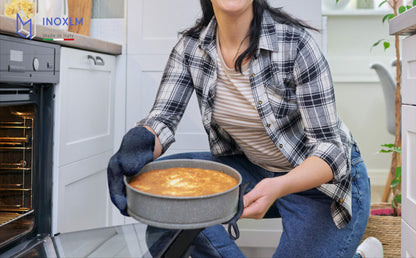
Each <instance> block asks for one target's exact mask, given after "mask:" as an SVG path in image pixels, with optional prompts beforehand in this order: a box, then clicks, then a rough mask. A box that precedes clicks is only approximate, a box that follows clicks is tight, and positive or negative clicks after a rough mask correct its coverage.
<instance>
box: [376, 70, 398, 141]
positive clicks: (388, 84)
mask: <svg viewBox="0 0 416 258" xmlns="http://www.w3.org/2000/svg"><path fill="white" fill-rule="evenodd" d="M370 68H371V69H374V70H375V71H376V73H377V75H378V77H379V79H380V83H381V86H382V88H383V93H384V100H385V103H386V126H387V131H388V132H389V133H391V134H393V135H395V133H396V126H395V120H396V115H395V113H394V110H395V93H396V80H394V79H393V77H392V75H391V74H390V72H389V71H388V70H387V68H386V67H385V66H384V65H383V64H382V63H380V62H373V63H371V64H370Z"/></svg>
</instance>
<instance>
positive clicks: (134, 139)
mask: <svg viewBox="0 0 416 258" xmlns="http://www.w3.org/2000/svg"><path fill="white" fill-rule="evenodd" d="M154 147H155V136H154V134H153V133H151V132H150V131H149V130H147V129H146V128H144V127H134V128H132V129H130V130H129V131H128V132H127V133H126V134H125V135H124V137H123V140H122V142H121V145H120V149H119V150H118V151H117V152H116V153H115V154H114V155H113V156H112V157H111V159H110V161H109V163H108V167H107V179H108V187H109V190H110V197H111V201H112V202H113V203H114V205H115V206H116V207H117V208H118V209H119V210H120V212H121V214H123V215H125V216H128V214H127V199H126V188H125V186H124V182H123V176H124V175H125V176H133V175H135V174H137V172H139V170H140V169H141V168H142V167H143V166H144V165H146V164H147V163H149V162H150V161H152V160H153V150H154Z"/></svg>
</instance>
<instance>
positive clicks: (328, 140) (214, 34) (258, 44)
mask: <svg viewBox="0 0 416 258" xmlns="http://www.w3.org/2000/svg"><path fill="white" fill-rule="evenodd" d="M201 7H202V10H203V16H202V18H201V19H200V20H198V21H197V23H196V25H195V26H194V27H192V28H190V29H189V30H187V31H185V32H183V33H182V37H181V39H180V40H179V42H178V43H177V44H176V46H175V47H174V48H173V50H172V52H171V55H170V57H169V60H168V63H167V66H166V68H165V71H164V74H163V77H162V81H161V85H160V88H159V92H158V95H157V98H156V101H155V103H154V106H153V108H152V110H151V112H150V113H149V115H148V116H147V117H146V118H145V119H143V120H142V121H140V122H139V123H138V124H137V126H138V127H135V128H133V129H131V130H130V131H129V132H128V133H127V134H126V135H125V137H124V138H123V142H122V144H121V147H120V150H119V151H118V152H117V153H116V154H115V155H114V156H113V158H112V159H111V160H110V163H109V168H108V180H109V186H110V193H111V197H112V201H113V202H114V204H115V205H116V206H117V207H118V208H119V209H120V211H121V212H122V213H123V214H125V215H126V207H127V206H126V202H125V195H124V188H123V185H122V180H121V178H122V175H123V174H126V175H132V174H134V173H136V172H137V171H138V170H139V169H140V168H141V167H142V166H144V165H145V164H146V163H147V162H150V161H151V160H152V159H154V158H157V157H159V156H160V155H161V154H162V153H163V152H165V151H166V149H167V148H168V147H169V145H170V144H171V143H173V142H174V131H175V129H176V127H177V124H178V122H179V120H180V118H181V116H182V114H183V112H184V110H185V107H186V105H187V103H188V101H189V98H190V96H191V93H192V92H193V91H195V92H196V95H197V98H198V102H199V106H200V111H201V116H202V122H203V125H204V128H205V130H206V132H207V134H208V137H209V143H210V151H211V152H210V153H185V154H177V155H173V156H170V157H168V158H198V159H209V160H215V161H217V162H221V163H224V164H227V165H230V166H232V167H234V168H235V169H237V170H238V171H239V172H240V173H241V174H242V176H243V181H245V182H250V183H251V185H250V191H249V192H248V193H247V194H246V195H245V196H244V212H243V214H242V216H241V217H242V218H254V219H261V218H270V217H281V218H282V223H283V234H282V237H281V239H280V242H279V245H278V247H277V250H276V253H275V254H274V256H275V257H304V256H305V255H307V256H308V257H309V256H311V257H352V256H353V255H354V253H355V250H356V249H357V246H358V244H359V243H360V240H361V238H362V235H363V233H364V230H365V227H366V224H367V220H368V216H369V206H370V185H369V179H368V176H367V172H366V168H365V165H364V163H363V160H362V158H361V156H360V152H359V150H358V147H357V145H356V143H355V140H354V138H353V137H352V135H351V133H350V131H349V130H348V128H347V127H346V126H345V124H344V123H343V122H342V121H341V120H340V118H339V117H338V115H337V113H336V105H335V95H334V89H333V84H332V80H331V75H330V71H329V66H328V64H327V62H326V60H325V58H324V56H323V55H322V53H321V52H320V50H319V48H318V47H317V45H316V44H315V43H314V41H313V39H312V37H311V36H310V35H309V33H308V32H307V31H306V29H313V28H311V27H310V26H308V25H307V24H305V23H303V22H301V21H299V20H296V19H294V18H292V17H290V16H289V15H287V14H286V13H284V12H283V11H281V10H280V9H275V8H271V7H270V6H269V4H268V3H267V1H265V0H254V1H253V0H211V1H210V0H201ZM194 246H195V249H194V251H193V255H192V256H193V257H243V254H242V252H241V251H240V250H239V249H238V247H237V246H236V245H235V243H234V242H233V241H231V240H230V239H229V238H228V235H227V233H226V232H225V231H224V229H223V227H222V226H220V225H219V226H214V227H210V228H207V229H205V230H204V231H203V232H202V233H201V234H200V235H199V236H198V237H197V238H196V240H195V241H194Z"/></svg>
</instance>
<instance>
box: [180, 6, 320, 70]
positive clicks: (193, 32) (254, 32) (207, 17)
mask: <svg viewBox="0 0 416 258" xmlns="http://www.w3.org/2000/svg"><path fill="white" fill-rule="evenodd" d="M200 3H201V9H202V17H201V18H200V19H198V20H197V21H196V24H195V25H194V26H193V27H191V28H190V29H188V30H185V31H182V32H181V33H180V34H182V35H184V36H191V37H197V36H198V35H199V33H200V32H201V31H202V29H203V28H204V27H206V26H207V25H208V23H209V22H210V21H211V19H212V17H213V16H214V9H213V8H212V3H211V0H200ZM264 10H267V11H269V13H270V15H271V16H272V17H273V19H274V20H275V21H276V22H278V23H282V24H290V25H294V26H298V27H302V28H306V29H311V30H315V31H319V30H318V29H316V28H314V27H312V26H310V25H308V24H307V23H305V22H304V21H302V20H299V19H296V18H294V17H292V16H291V15H289V14H288V13H286V12H285V11H283V10H282V8H281V7H279V8H275V7H271V6H270V5H269V3H268V2H267V0H254V1H253V20H252V21H251V25H250V30H249V37H250V44H249V46H248V48H247V49H246V50H245V51H244V52H243V53H241V55H240V56H238V57H237V60H236V61H235V64H234V68H235V70H236V71H239V72H241V64H242V63H243V60H244V59H245V58H246V57H253V56H254V55H255V53H256V50H257V48H258V45H259V39H260V31H261V21H262V19H263V12H264Z"/></svg>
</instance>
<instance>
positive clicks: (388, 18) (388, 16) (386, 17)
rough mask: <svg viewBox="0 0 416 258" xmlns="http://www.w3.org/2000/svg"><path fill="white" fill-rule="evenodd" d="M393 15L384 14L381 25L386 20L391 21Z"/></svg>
mask: <svg viewBox="0 0 416 258" xmlns="http://www.w3.org/2000/svg"><path fill="white" fill-rule="evenodd" d="M394 16H395V15H394V13H390V14H386V15H385V16H384V17H383V23H384V22H385V21H386V20H389V21H390V20H391V19H393V18H394Z"/></svg>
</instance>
